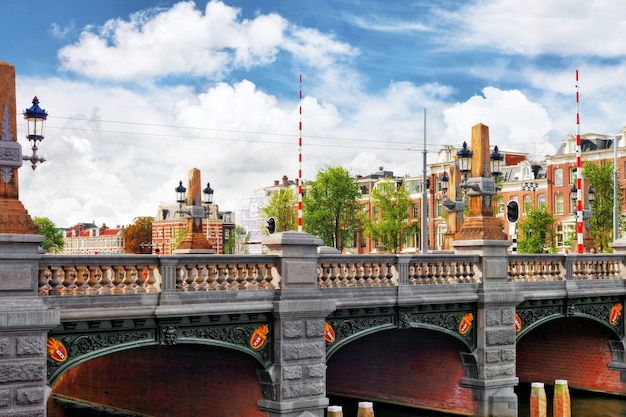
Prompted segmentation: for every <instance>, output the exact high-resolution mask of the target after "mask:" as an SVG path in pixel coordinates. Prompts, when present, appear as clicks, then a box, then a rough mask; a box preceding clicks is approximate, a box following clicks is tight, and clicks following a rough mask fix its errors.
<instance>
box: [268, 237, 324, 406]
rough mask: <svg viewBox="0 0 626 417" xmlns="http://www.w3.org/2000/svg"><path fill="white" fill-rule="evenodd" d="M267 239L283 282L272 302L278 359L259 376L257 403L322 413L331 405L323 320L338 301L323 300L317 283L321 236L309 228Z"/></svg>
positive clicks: (273, 333)
mask: <svg viewBox="0 0 626 417" xmlns="http://www.w3.org/2000/svg"><path fill="white" fill-rule="evenodd" d="M263 243H264V244H265V245H266V246H267V247H268V248H269V249H270V251H271V253H273V254H279V255H281V260H280V265H279V273H280V275H281V281H280V290H278V291H277V295H276V300H275V301H274V323H273V332H272V335H273V338H274V344H273V346H274V364H273V365H272V366H271V367H270V368H269V369H268V370H266V371H264V372H262V373H260V375H259V377H260V379H261V383H262V385H265V387H262V388H265V389H263V394H264V398H263V399H262V400H259V402H258V406H259V408H260V409H262V410H267V411H268V412H269V415H270V417H278V416H281V417H323V416H324V410H325V408H326V407H327V406H328V398H327V397H326V344H325V341H324V323H325V319H326V317H327V316H328V314H330V312H331V311H334V310H335V301H334V300H325V299H324V298H323V297H322V294H321V290H320V288H319V287H318V284H317V258H318V254H317V247H318V246H319V245H320V244H321V243H322V241H321V240H320V239H318V238H317V237H315V236H313V235H310V234H308V233H300V232H284V233H277V234H274V235H271V236H270V237H269V238H268V239H266V240H265V241H264V242H263ZM261 374H262V375H261ZM263 380H265V381H267V382H263ZM269 381H271V383H270V382H269ZM269 384H271V389H266V388H267V385H269Z"/></svg>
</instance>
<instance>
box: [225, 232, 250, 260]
mask: <svg viewBox="0 0 626 417" xmlns="http://www.w3.org/2000/svg"><path fill="white" fill-rule="evenodd" d="M249 242H250V233H247V232H246V229H245V228H243V227H241V226H235V228H234V229H233V230H232V231H231V232H230V235H229V236H228V241H227V242H226V244H225V245H224V253H225V254H247V253H249V251H248V243H249Z"/></svg>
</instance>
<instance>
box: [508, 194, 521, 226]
mask: <svg viewBox="0 0 626 417" xmlns="http://www.w3.org/2000/svg"><path fill="white" fill-rule="evenodd" d="M506 219H507V220H508V221H509V223H515V222H516V221H517V219H519V204H518V203H517V201H515V200H511V201H509V202H508V203H507V205H506Z"/></svg>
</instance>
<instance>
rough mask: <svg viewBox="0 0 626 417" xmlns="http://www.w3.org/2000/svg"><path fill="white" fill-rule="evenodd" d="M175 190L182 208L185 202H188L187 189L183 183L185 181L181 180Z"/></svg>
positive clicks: (177, 200)
mask: <svg viewBox="0 0 626 417" xmlns="http://www.w3.org/2000/svg"><path fill="white" fill-rule="evenodd" d="M174 190H175V191H176V202H177V203H178V204H179V207H180V209H181V210H182V208H183V204H184V203H186V202H187V189H186V188H185V186H184V185H183V182H182V181H180V182H179V183H178V187H176V188H175V189H174Z"/></svg>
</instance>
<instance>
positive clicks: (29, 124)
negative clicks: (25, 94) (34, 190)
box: [22, 96, 48, 171]
mask: <svg viewBox="0 0 626 417" xmlns="http://www.w3.org/2000/svg"><path fill="white" fill-rule="evenodd" d="M47 118H48V113H47V112H46V111H45V110H43V109H42V108H41V107H39V99H38V98H37V96H35V98H33V105H32V106H31V107H30V108H28V109H26V110H24V119H26V129H27V135H26V138H27V139H28V140H29V141H30V144H31V149H32V150H33V154H32V155H31V156H22V159H23V160H24V161H30V163H31V167H32V168H33V171H34V170H35V168H37V163H43V162H45V159H44V158H41V157H39V156H38V155H37V150H38V149H39V148H38V146H37V144H38V143H39V142H41V141H42V140H43V138H44V130H45V127H46V119H47Z"/></svg>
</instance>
